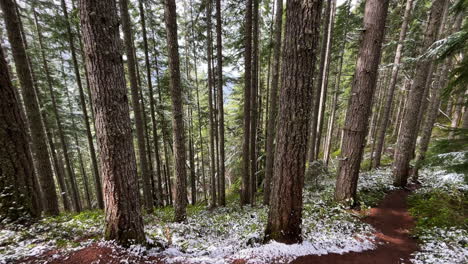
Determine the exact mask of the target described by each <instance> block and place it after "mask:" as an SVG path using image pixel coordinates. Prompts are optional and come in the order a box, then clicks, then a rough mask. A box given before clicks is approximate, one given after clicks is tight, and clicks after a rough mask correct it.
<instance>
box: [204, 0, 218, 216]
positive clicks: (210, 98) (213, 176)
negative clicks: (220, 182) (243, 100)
mask: <svg viewBox="0 0 468 264" xmlns="http://www.w3.org/2000/svg"><path fill="white" fill-rule="evenodd" d="M211 13H212V6H211V1H208V3H207V5H206V19H207V31H208V32H207V36H208V37H207V65H208V80H207V83H208V107H209V125H210V129H209V130H210V161H211V163H210V164H211V166H210V167H211V168H210V178H211V186H210V190H211V191H210V192H211V205H210V207H212V208H213V207H216V201H217V199H216V159H215V143H214V130H215V128H214V113H213V112H214V111H213V69H212V65H211V55H212V54H213V51H212V47H213V40H212V34H211Z"/></svg>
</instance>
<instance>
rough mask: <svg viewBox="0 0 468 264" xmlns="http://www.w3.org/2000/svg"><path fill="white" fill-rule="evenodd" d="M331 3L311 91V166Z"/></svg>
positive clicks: (315, 141) (326, 14) (326, 11)
mask: <svg viewBox="0 0 468 264" xmlns="http://www.w3.org/2000/svg"><path fill="white" fill-rule="evenodd" d="M331 1H332V0H327V6H326V7H325V14H324V17H325V20H323V34H322V43H321V45H320V66H319V73H318V80H317V84H316V88H315V89H314V91H313V97H312V100H313V101H312V107H313V108H312V109H313V110H312V120H311V123H310V126H311V131H310V142H309V164H312V162H314V161H315V160H317V156H318V153H316V152H315V150H316V148H315V146H316V144H317V131H318V130H317V127H318V122H319V116H318V115H319V110H320V97H321V94H322V82H323V73H324V71H325V60H326V55H327V53H326V50H327V39H328V33H329V32H328V28H327V27H328V24H329V21H330V11H331Z"/></svg>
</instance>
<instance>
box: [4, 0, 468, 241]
mask: <svg viewBox="0 0 468 264" xmlns="http://www.w3.org/2000/svg"><path fill="white" fill-rule="evenodd" d="M416 2H417V3H416ZM416 5H417V7H416ZM0 7H1V13H0V14H1V17H2V19H1V22H0V44H1V45H2V47H1V48H0V89H1V90H0V98H1V99H2V100H1V102H0V111H1V112H0V114H1V115H0V150H1V153H0V187H1V189H0V196H1V199H2V200H1V203H0V213H1V216H0V220H1V221H6V220H8V221H31V220H34V219H37V218H38V217H41V216H42V215H58V214H59V213H60V212H61V211H66V212H69V211H75V212H80V211H82V210H84V209H98V208H99V209H104V210H105V215H106V227H105V230H106V232H105V237H106V239H114V240H116V241H117V242H118V243H120V244H123V245H129V244H131V243H144V241H145V236H144V228H143V220H142V215H143V214H145V213H152V211H153V210H154V208H155V207H163V206H171V207H174V210H175V214H174V216H175V219H174V220H175V221H184V220H186V218H187V213H186V208H187V206H188V204H189V203H191V204H206V205H207V206H209V207H210V208H214V207H217V206H226V204H227V203H228V202H230V201H232V200H236V198H238V200H239V201H238V202H239V204H240V205H241V206H260V205H258V204H257V203H258V201H259V199H261V200H262V203H263V204H264V205H265V206H269V215H268V223H267V228H266V231H265V241H268V240H270V239H274V240H277V241H281V242H285V243H295V242H298V241H301V218H302V193H303V192H302V190H303V188H304V185H305V183H313V184H314V185H319V184H320V174H321V173H322V172H323V171H325V170H329V171H335V170H336V173H335V174H336V189H335V199H336V200H337V201H339V202H346V203H348V204H350V205H353V204H354V203H355V202H356V199H357V197H356V191H357V182H358V181H357V180H358V177H359V172H360V171H362V170H364V169H372V168H378V167H382V166H389V165H390V166H391V168H392V171H393V176H394V185H395V186H398V187H404V186H406V185H407V183H408V180H409V179H410V177H413V179H414V180H417V175H418V168H420V167H421V164H423V162H424V160H425V157H426V153H427V152H428V150H429V146H430V142H431V138H432V137H433V136H432V134H433V133H432V131H433V129H434V127H436V125H437V126H438V127H442V128H441V129H442V130H443V131H448V132H447V134H448V136H449V138H453V139H463V138H466V129H468V107H467V100H466V94H467V92H468V91H467V87H466V80H467V77H466V76H468V74H467V65H468V63H467V58H466V55H465V54H464V52H465V53H466V46H467V45H465V44H466V39H467V38H466V36H467V35H468V33H467V32H468V29H467V24H468V22H467V21H466V19H465V17H466V12H467V9H468V5H467V2H466V0H456V1H452V0H435V1H428V0H424V1H413V0H400V1H389V0H385V1H378V0H365V1H351V0H346V1H337V0H327V1H318V0H287V1H285V3H283V1H282V0H276V1H274V0H263V1H261V0H245V1H241V0H224V1H221V0H184V1H175V0H119V1H116V0H102V1H92V0H79V1H74V0H60V1H56V2H54V1H24V0H0ZM178 15H179V16H178ZM121 38H122V39H121ZM413 161H414V162H415V163H414V164H415V165H414V166H413V163H412V162H413ZM306 172H307V173H306ZM236 202H237V201H236Z"/></svg>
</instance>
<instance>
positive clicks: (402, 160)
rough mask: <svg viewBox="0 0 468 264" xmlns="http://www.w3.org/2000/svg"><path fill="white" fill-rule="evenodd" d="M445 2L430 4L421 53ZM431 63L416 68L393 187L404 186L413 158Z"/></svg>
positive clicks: (432, 37) (423, 62) (433, 35)
mask: <svg viewBox="0 0 468 264" xmlns="http://www.w3.org/2000/svg"><path fill="white" fill-rule="evenodd" d="M445 1H446V0H435V1H434V2H433V3H432V7H431V14H430V17H429V22H428V24H427V28H426V33H425V36H424V44H423V49H422V50H423V51H425V50H426V49H427V48H428V47H429V46H430V45H432V43H434V41H436V39H437V31H438V29H439V25H440V23H441V20H442V19H441V18H442V12H443V9H444V4H445ZM430 67H431V63H430V61H427V59H421V60H420V61H419V62H418V65H417V66H416V74H415V76H414V81H413V85H412V87H411V90H410V92H409V96H408V102H407V104H406V107H405V114H404V117H403V120H402V124H401V130H400V133H399V135H398V141H397V147H396V150H395V160H394V162H393V177H394V185H395V186H405V185H406V183H407V179H408V176H409V163H410V160H411V159H412V157H413V150H414V146H415V144H416V137H417V133H416V132H415V131H417V123H418V120H417V119H418V116H419V111H420V109H421V104H422V100H425V98H424V97H423V96H424V90H425V86H426V81H427V78H428V74H429V71H430Z"/></svg>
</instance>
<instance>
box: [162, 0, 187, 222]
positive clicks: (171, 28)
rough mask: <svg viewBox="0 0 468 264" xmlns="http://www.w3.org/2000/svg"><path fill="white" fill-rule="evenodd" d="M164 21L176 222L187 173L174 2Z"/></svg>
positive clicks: (182, 210)
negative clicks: (167, 57)
mask: <svg viewBox="0 0 468 264" xmlns="http://www.w3.org/2000/svg"><path fill="white" fill-rule="evenodd" d="M164 9H165V12H164V14H165V21H166V31H167V33H166V34H167V46H168V53H169V70H170V86H171V99H172V115H173V119H172V126H173V137H174V161H175V174H176V189H175V202H174V209H175V218H174V220H175V221H176V222H181V221H184V220H185V219H186V217H187V214H186V206H187V188H186V186H187V172H186V170H185V161H186V153H185V131H184V112H183V109H182V108H183V102H182V86H181V84H180V69H179V45H178V43H177V19H176V18H177V13H176V4H175V0H165V5H164Z"/></svg>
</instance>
